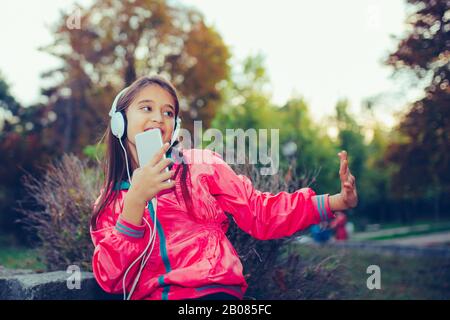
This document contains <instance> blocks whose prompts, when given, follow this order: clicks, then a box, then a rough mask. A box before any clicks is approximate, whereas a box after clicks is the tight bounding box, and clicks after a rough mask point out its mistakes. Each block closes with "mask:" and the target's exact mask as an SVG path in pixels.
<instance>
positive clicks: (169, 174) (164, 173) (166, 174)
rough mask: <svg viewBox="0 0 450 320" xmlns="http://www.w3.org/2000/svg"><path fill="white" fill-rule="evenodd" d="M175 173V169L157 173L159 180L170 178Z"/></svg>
mask: <svg viewBox="0 0 450 320" xmlns="http://www.w3.org/2000/svg"><path fill="white" fill-rule="evenodd" d="M174 174H175V170H170V171H168V172H163V173H161V174H160V175H159V180H160V181H166V180H167V179H170V178H172V177H173V175H174Z"/></svg>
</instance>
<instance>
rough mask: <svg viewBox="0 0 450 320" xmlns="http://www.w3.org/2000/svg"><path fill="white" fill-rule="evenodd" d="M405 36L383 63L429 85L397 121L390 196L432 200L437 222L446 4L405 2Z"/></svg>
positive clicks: (444, 140) (443, 155) (444, 136)
mask: <svg viewBox="0 0 450 320" xmlns="http://www.w3.org/2000/svg"><path fill="white" fill-rule="evenodd" d="M408 4H409V6H410V8H411V9H414V12H413V13H412V14H411V15H410V16H409V18H408V20H407V23H408V25H409V27H410V28H409V31H408V34H406V35H405V37H404V39H401V41H400V42H399V45H398V48H397V49H396V51H395V52H393V53H392V54H390V56H389V57H388V59H387V61H386V63H387V64H388V65H390V66H392V67H393V68H394V71H395V72H399V71H402V70H409V71H412V72H413V73H414V74H415V75H416V77H417V78H418V79H420V80H422V81H425V80H426V79H428V77H430V79H431V82H430V83H428V84H427V85H426V87H425V95H424V97H423V98H422V99H420V100H418V101H415V102H413V103H412V105H411V108H410V110H409V111H407V112H406V113H405V114H404V116H403V117H402V119H401V121H400V123H399V125H398V127H397V131H398V133H399V139H397V140H396V141H394V142H393V143H391V145H390V146H389V148H388V152H387V159H388V160H389V161H391V162H392V163H394V164H395V165H396V167H397V170H396V172H395V173H394V176H393V191H394V193H395V194H396V195H397V196H398V197H399V198H405V199H417V198H433V199H434V212H435V215H436V217H438V214H439V211H440V210H441V205H440V204H441V203H442V201H444V199H449V198H450V155H449V152H448V150H450V86H449V81H450V79H449V75H450V22H449V12H450V1H448V0H445V1H425V0H408Z"/></svg>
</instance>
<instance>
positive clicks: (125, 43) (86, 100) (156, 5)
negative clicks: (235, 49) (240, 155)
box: [43, 0, 229, 152]
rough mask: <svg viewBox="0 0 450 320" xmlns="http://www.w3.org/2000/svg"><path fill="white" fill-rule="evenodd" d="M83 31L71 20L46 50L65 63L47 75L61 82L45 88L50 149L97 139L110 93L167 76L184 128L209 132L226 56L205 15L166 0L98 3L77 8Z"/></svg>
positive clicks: (63, 22)
mask: <svg viewBox="0 0 450 320" xmlns="http://www.w3.org/2000/svg"><path fill="white" fill-rule="evenodd" d="M79 13H80V28H79V29H73V30H71V29H69V28H68V27H67V25H66V21H67V20H68V19H69V18H70V16H69V15H62V17H61V19H60V21H59V22H58V24H57V25H56V27H55V30H54V33H55V41H54V42H53V43H52V44H51V45H49V46H47V47H45V48H43V50H44V51H45V52H48V53H50V54H52V55H54V56H56V57H58V58H60V59H61V61H62V66H61V67H60V68H57V69H55V70H50V71H49V72H47V73H46V74H44V75H43V76H44V78H55V77H58V79H62V80H61V81H60V82H58V83H57V84H56V85H55V86H53V87H48V88H46V89H45V90H43V92H44V94H45V95H46V96H48V98H49V106H50V107H51V109H53V110H54V111H55V112H56V114H57V121H56V122H55V126H54V127H53V128H52V130H54V131H53V132H54V135H53V139H54V140H55V142H54V143H53V144H54V145H57V146H58V148H59V149H60V150H61V151H66V152H67V151H69V150H70V151H75V152H80V151H81V150H82V148H83V147H84V146H86V145H88V144H92V143H94V142H96V140H97V139H98V138H99V136H100V134H101V132H102V131H103V130H104V128H105V126H106V121H107V120H108V117H107V113H108V111H109V108H110V106H111V102H112V100H113V98H114V95H115V94H116V93H117V92H118V91H119V89H120V88H122V87H123V86H126V85H129V84H130V83H131V82H132V81H134V80H135V79H136V77H138V76H142V75H148V74H153V73H158V74H161V75H163V76H166V77H167V78H169V79H170V80H171V81H172V82H173V83H174V85H175V86H176V87H177V89H178V91H179V92H180V93H181V96H182V97H183V100H182V115H181V116H182V118H183V119H184V122H183V125H184V127H185V128H187V129H192V120H194V119H201V120H203V122H204V126H205V127H208V126H209V124H210V120H211V119H212V117H213V115H214V113H215V111H216V108H217V105H218V103H219V102H220V99H221V95H220V91H219V89H218V84H219V83H220V82H221V81H223V80H224V79H227V77H228V65H227V61H228V58H229V52H228V49H227V47H226V46H225V44H224V43H223V41H222V39H221V37H220V35H219V34H218V33H217V32H216V31H215V30H214V28H212V27H209V26H207V25H206V24H205V22H204V18H203V16H202V14H200V13H199V12H197V11H195V10H193V9H189V8H186V7H182V6H180V5H177V6H174V5H171V4H169V2H168V1H165V0H135V1H118V0H97V1H95V2H94V4H93V5H92V6H91V7H90V8H87V9H80V11H79Z"/></svg>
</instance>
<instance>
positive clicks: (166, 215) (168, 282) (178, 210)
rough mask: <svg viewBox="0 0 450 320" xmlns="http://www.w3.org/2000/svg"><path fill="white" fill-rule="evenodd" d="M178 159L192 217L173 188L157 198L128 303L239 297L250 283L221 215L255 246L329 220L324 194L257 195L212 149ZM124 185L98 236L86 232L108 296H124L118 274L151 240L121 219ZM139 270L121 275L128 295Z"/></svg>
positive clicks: (102, 215)
mask: <svg viewBox="0 0 450 320" xmlns="http://www.w3.org/2000/svg"><path fill="white" fill-rule="evenodd" d="M183 155H184V157H185V159H186V161H187V163H188V164H189V170H190V174H191V183H192V190H191V192H190V194H191V197H192V205H193V208H194V210H195V212H193V213H190V214H194V215H195V217H196V218H195V219H193V218H192V216H191V215H190V214H188V212H187V209H186V205H185V203H184V201H182V197H180V196H179V197H178V198H179V199H180V201H182V203H180V202H178V201H177V198H176V196H175V193H174V190H173V189H171V190H166V191H165V192H161V193H160V194H158V195H157V198H158V208H157V217H156V218H157V235H156V243H155V247H154V249H153V252H152V254H151V257H150V259H149V260H148V262H147V264H146V267H145V268H144V270H143V272H142V274H141V277H140V280H139V283H138V285H137V287H136V290H135V291H134V293H133V296H132V299H150V300H161V299H162V300H167V299H169V300H179V299H187V298H197V297H201V296H204V295H207V294H212V293H217V292H225V293H228V294H231V295H234V296H236V297H238V298H240V299H242V298H243V296H244V293H245V291H246V289H247V287H248V285H247V283H246V281H245V279H244V276H243V268H242V264H241V261H240V260H239V257H238V254H237V253H236V250H235V249H234V248H233V246H232V244H231V243H230V241H229V240H228V238H227V237H226V235H225V232H226V231H227V228H228V218H227V216H226V215H225V213H224V212H227V213H230V214H231V215H232V217H233V218H234V221H235V222H236V223H237V225H238V226H239V227H240V228H241V229H242V230H244V231H245V232H247V233H248V234H250V235H251V236H253V237H254V238H257V239H261V240H266V239H276V238H282V237H287V236H290V235H292V234H294V233H295V232H297V231H299V230H303V229H306V228H308V227H309V226H310V225H311V224H316V223H320V222H321V221H323V220H328V219H331V218H333V213H332V212H331V211H330V208H329V204H328V195H319V196H316V195H315V193H314V191H313V190H312V189H310V188H303V189H299V190H297V191H295V192H293V193H287V192H280V193H278V194H276V195H274V194H271V193H269V192H261V191H258V190H256V189H255V188H254V187H253V186H252V183H251V181H250V180H249V179H248V178H247V177H245V176H243V175H237V174H236V173H235V172H234V171H233V170H232V169H231V168H230V167H229V166H228V164H227V163H226V162H225V161H224V160H223V159H222V158H221V157H220V156H219V155H218V154H217V153H215V152H213V151H210V150H201V149H188V150H184V151H183ZM199 159H202V161H199ZM177 165H179V164H176V163H175V164H174V168H173V169H176V166H177ZM179 177H180V175H177V178H176V184H177V186H176V188H177V190H179V189H178V188H179V186H180V180H179V179H180V178H179ZM127 187H128V186H127V183H122V188H121V189H123V190H121V191H120V192H119V196H118V198H117V201H115V205H114V201H113V203H111V204H110V205H109V206H108V207H107V208H105V210H103V211H102V212H101V213H100V214H99V216H98V219H97V230H96V231H92V230H91V237H92V241H93V243H94V245H95V251H94V255H93V259H92V267H93V272H94V275H95V278H96V280H97V282H98V283H99V285H100V286H101V287H102V288H103V290H105V291H106V292H109V293H118V294H120V293H122V280H123V276H124V273H125V271H126V270H127V268H128V267H129V265H130V264H131V263H132V262H133V261H134V260H135V259H136V258H137V257H138V256H139V255H140V254H141V252H142V251H143V250H144V248H145V247H146V246H147V243H148V239H149V234H150V230H149V228H148V227H147V225H146V224H143V225H141V226H136V225H133V224H131V223H129V222H127V221H125V220H124V219H123V218H122V217H121V215H120V213H121V212H122V208H123V203H124V198H125V195H126V192H127ZM144 217H146V218H147V220H148V221H149V223H150V225H151V226H152V227H153V220H152V217H153V214H152V215H150V212H149V210H148V209H147V208H146V209H145V214H144ZM138 265H140V263H136V264H135V265H134V266H133V268H132V269H131V270H130V271H129V273H128V275H127V277H126V287H127V292H129V289H130V288H131V285H132V282H133V279H134V277H135V276H136V274H137V271H138Z"/></svg>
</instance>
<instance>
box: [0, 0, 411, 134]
mask: <svg viewBox="0 0 450 320" xmlns="http://www.w3.org/2000/svg"><path fill="white" fill-rule="evenodd" d="M178 1H179V2H181V3H182V4H185V5H189V6H194V7H196V8H197V9H198V10H199V11H201V12H202V13H203V14H204V15H205V19H206V21H207V23H208V24H209V25H212V26H214V27H215V28H216V30H217V31H218V32H219V33H220V34H221V35H222V37H223V39H224V41H225V43H226V44H227V45H228V46H229V47H230V49H231V52H232V55H233V60H232V62H233V63H239V62H240V61H242V60H243V59H244V58H245V57H247V56H249V55H255V54H262V55H264V56H265V65H266V68H267V71H268V76H269V78H270V83H271V85H270V91H271V92H272V99H273V101H274V102H275V103H276V104H279V105H282V104H284V103H285V102H286V101H287V100H288V99H289V98H291V97H303V98H304V99H305V100H306V101H307V103H308V104H309V106H310V107H311V112H312V114H313V116H314V117H315V118H316V119H322V117H324V116H327V115H331V114H332V113H333V111H334V107H335V104H336V102H337V101H338V100H339V99H341V98H347V99H349V101H350V104H351V110H352V111H353V112H355V113H358V111H359V110H360V106H361V104H362V102H363V101H364V100H365V99H366V98H368V97H372V96H382V97H390V98H389V99H384V100H386V101H383V103H381V104H380V106H379V107H378V109H377V114H376V115H377V117H378V118H379V119H380V120H382V121H383V122H384V123H385V124H387V125H388V126H390V125H393V124H394V117H393V114H394V111H399V110H402V109H403V108H404V106H405V104H406V102H407V101H411V99H413V98H414V97H416V96H418V95H419V93H418V92H408V93H406V92H405V94H402V93H403V92H402V90H403V87H402V85H401V83H400V82H399V81H398V80H397V81H396V80H393V79H391V78H390V75H391V74H392V69H390V68H389V67H386V66H383V63H382V60H383V59H384V58H385V57H386V56H387V55H388V54H389V52H392V51H393V50H394V49H395V48H396V41H395V40H394V39H392V38H391V35H396V36H401V35H402V34H403V33H404V32H405V28H406V25H405V23H404V21H405V19H406V7H405V1H404V0H342V1H335V0H322V1H306V0H277V1H274V0H227V1H218V0H178ZM91 2H92V1H91V0H81V1H80V0H78V1H77V3H79V4H81V5H83V6H87V5H89V4H90V3H91ZM74 3H75V1H72V0H67V1H60V0H40V1H31V0H4V1H2V10H1V11H0V40H1V50H0V57H1V59H0V72H1V73H2V74H3V75H4V76H5V78H6V79H7V81H8V83H9V84H10V85H11V91H12V93H13V95H14V96H15V97H16V98H17V99H18V100H19V102H21V103H23V104H24V105H28V104H31V103H35V102H38V101H39V99H40V87H42V86H43V85H44V84H45V83H44V82H43V80H42V79H41V78H40V74H41V73H42V72H45V71H47V70H49V69H52V68H53V67H56V66H58V64H59V61H58V60H56V59H55V58H53V57H51V56H49V55H48V54H46V53H42V52H39V51H38V48H39V47H40V46H44V45H46V44H50V43H51V42H52V35H51V32H50V29H49V27H50V26H51V25H53V24H54V23H55V22H56V21H57V20H58V17H59V11H60V10H63V11H65V12H67V11H71V10H72V11H73V4H74ZM399 92H400V93H401V94H400V95H399V94H398V93H399ZM393 93H397V95H394V94H393ZM392 97H395V98H392Z"/></svg>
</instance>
